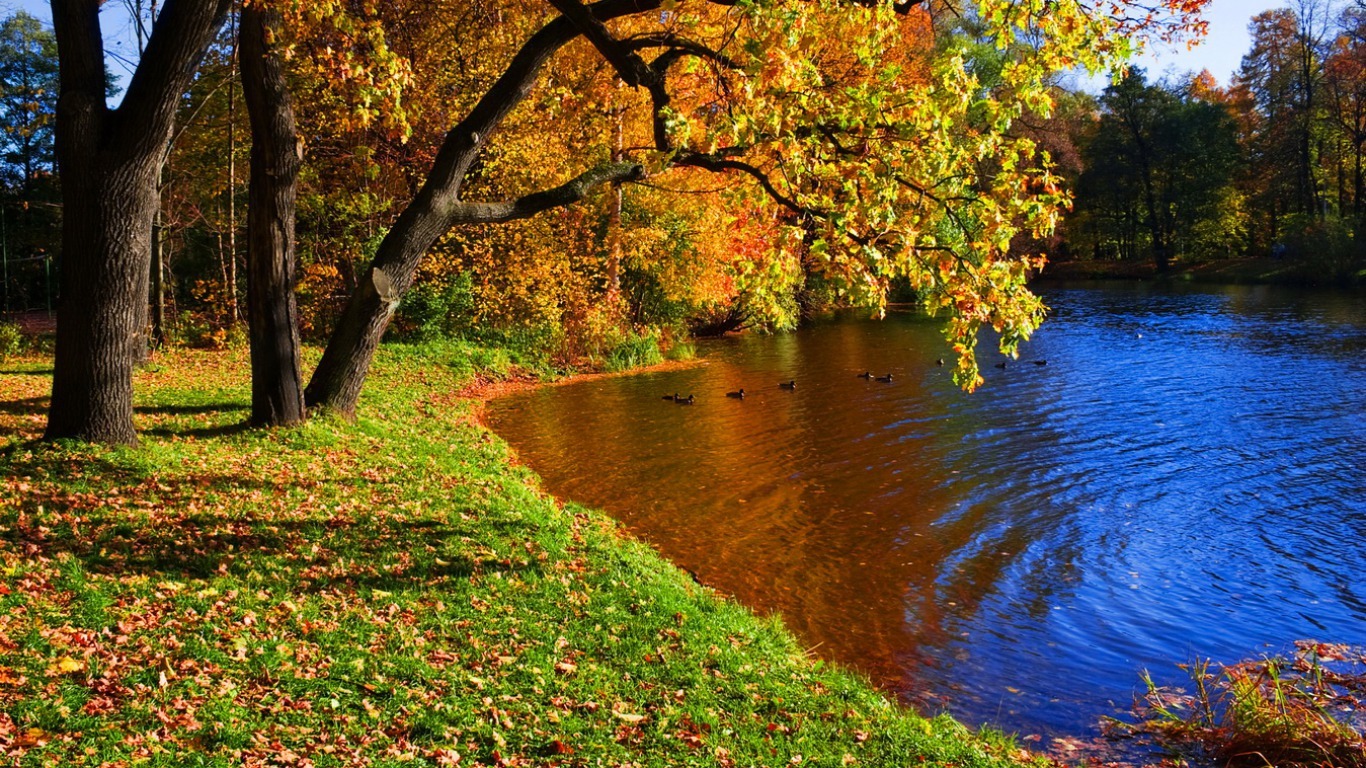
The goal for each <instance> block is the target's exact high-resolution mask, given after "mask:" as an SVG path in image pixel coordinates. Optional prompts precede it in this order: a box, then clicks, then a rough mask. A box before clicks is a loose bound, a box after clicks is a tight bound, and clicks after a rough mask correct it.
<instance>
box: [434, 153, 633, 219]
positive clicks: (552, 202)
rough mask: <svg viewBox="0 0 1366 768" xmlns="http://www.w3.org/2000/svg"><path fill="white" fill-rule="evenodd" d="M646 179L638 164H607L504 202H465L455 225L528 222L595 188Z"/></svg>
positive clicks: (455, 212)
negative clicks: (524, 220)
mask: <svg viewBox="0 0 1366 768" xmlns="http://www.w3.org/2000/svg"><path fill="white" fill-rule="evenodd" d="M643 178H645V168H644V167H643V166H641V165H640V164H638V163H606V164H604V165H600V166H598V167H596V168H590V169H589V170H587V171H584V172H583V173H581V174H579V175H578V176H575V177H574V178H573V179H570V180H569V181H567V182H565V183H563V184H561V185H560V186H558V187H552V188H551V189H545V190H541V191H540V192H533V193H531V194H529V195H526V196H524V197H519V198H517V199H516V200H508V201H504V202H486V203H483V202H461V203H458V204H457V205H456V206H455V208H454V209H453V210H452V211H451V213H450V216H451V223H452V224H489V223H501V222H506V221H514V220H516V219H525V218H529V217H531V216H535V215H536V214H538V213H540V212H542V211H548V210H550V209H551V208H560V207H562V206H566V205H572V204H573V203H576V202H578V201H579V200H582V199H583V198H584V197H585V196H586V195H587V194H588V193H589V192H591V191H592V190H593V188H594V187H600V186H602V185H604V184H611V183H616V182H625V181H636V180H639V179H643Z"/></svg>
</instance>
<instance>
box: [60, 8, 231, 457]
mask: <svg viewBox="0 0 1366 768" xmlns="http://www.w3.org/2000/svg"><path fill="white" fill-rule="evenodd" d="M230 3H231V0H169V1H168V2H167V3H166V5H165V6H164V7H163V8H162V12H161V14H160V15H159V16H158V18H157V21H156V26H155V28H154V29H153V31H152V36H151V38H150V40H149V42H148V45H147V48H146V50H145V51H144V54H143V56H142V58H141V60H140V61H139V63H138V67H137V70H136V71H135V72H134V73H133V76H132V78H131V80H130V81H129V84H128V88H127V90H126V91H125V92H124V97H123V101H122V103H121V104H120V105H119V107H118V109H113V110H111V109H110V108H109V107H108V105H107V104H106V102H105V87H106V80H105V68H104V41H103V38H102V37H101V34H100V20H99V6H100V4H99V3H95V2H90V0H53V2H52V20H53V27H54V29H55V30H56V33H57V46H58V58H59V63H60V68H61V70H60V80H61V95H60V96H59V98H58V102H57V167H58V171H59V172H60V174H61V181H62V206H63V217H62V218H63V221H62V276H61V281H62V282H61V285H62V303H61V306H60V308H59V309H58V312H57V352H56V359H55V361H54V365H53V369H54V370H53V381H52V405H51V409H50V411H49V414H48V426H47V437H48V438H49V439H56V438H78V439H83V440H89V441H93V442H101V443H133V442H136V440H137V435H136V433H135V432H134V430H133V379H132V376H133V360H134V359H135V357H137V356H138V355H139V354H140V352H139V351H138V347H139V345H142V344H144V343H145V341H144V338H143V336H142V334H143V332H144V328H143V327H142V323H143V322H144V320H145V318H146V315H147V298H148V282H149V277H150V270H151V245H152V243H151V236H152V223H153V220H154V217H155V215H156V211H157V208H158V200H157V176H158V173H159V172H160V169H161V163H162V158H163V154H162V153H163V150H164V147H165V145H166V142H167V141H168V140H169V139H170V135H171V125H172V121H173V120H174V117H175V111H176V107H177V105H178V104H179V99H180V96H181V95H182V94H183V93H184V92H185V91H186V89H187V88H189V85H190V82H191V80H192V78H193V76H194V71H195V69H196V68H197V66H198V63H199V59H200V58H201V57H202V56H203V55H204V52H205V51H206V50H207V49H208V46H209V43H210V42H211V41H212V40H213V35H214V32H215V31H216V30H217V29H218V26H219V25H220V24H221V23H222V20H223V18H224V16H225V15H226V14H227V11H228V7H229V5H230Z"/></svg>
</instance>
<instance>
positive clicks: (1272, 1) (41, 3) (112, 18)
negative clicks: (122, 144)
mask: <svg viewBox="0 0 1366 768" xmlns="http://www.w3.org/2000/svg"><path fill="white" fill-rule="evenodd" d="M109 5H110V6H111V8H117V7H118V6H119V5H120V4H119V3H110V4H109ZM1285 5H1286V2H1285V0H1212V2H1211V3H1210V5H1209V7H1208V8H1207V10H1206V15H1205V18H1206V19H1207V20H1208V21H1209V36H1208V37H1206V38H1205V40H1204V41H1203V42H1202V43H1201V44H1200V45H1198V46H1197V47H1196V48H1195V49H1193V50H1186V47H1185V46H1184V45H1181V46H1176V47H1174V48H1173V47H1169V46H1160V47H1156V48H1154V49H1153V50H1151V51H1149V52H1147V53H1146V54H1144V55H1143V56H1142V57H1140V58H1139V60H1138V61H1136V62H1135V63H1136V64H1138V65H1139V66H1142V67H1145V68H1147V69H1148V71H1149V75H1150V76H1152V78H1154V79H1156V78H1160V77H1162V76H1163V75H1165V74H1167V73H1168V72H1169V71H1170V72H1171V73H1174V74H1179V73H1183V72H1186V71H1195V72H1198V71H1200V70H1202V69H1208V70H1209V71H1210V72H1211V73H1212V74H1213V75H1214V76H1215V77H1216V78H1218V79H1219V82H1220V83H1223V84H1224V85H1227V84H1228V82H1229V80H1230V79H1231V78H1232V76H1233V73H1234V71H1236V70H1237V69H1238V63H1239V62H1240V61H1241V60H1242V57H1243V54H1244V53H1245V52H1246V51H1247V50H1248V48H1249V46H1250V45H1251V38H1249V37H1248V33H1247V25H1248V22H1249V21H1250V20H1251V19H1252V17H1253V16H1255V15H1257V14H1258V13H1261V12H1262V11H1265V10H1268V9H1270V8H1277V7H1284V6H1285ZM16 10H25V11H28V12H29V13H31V14H33V15H34V16H37V17H38V18H40V19H43V20H44V21H46V20H48V19H49V18H50V16H51V14H50V13H49V11H48V4H47V0H0V17H3V16H8V15H10V14H11V13H13V12H14V11H16ZM106 17H107V19H106V21H105V24H106V31H105V34H106V36H108V37H109V39H110V42H111V43H112V44H114V45H116V46H119V47H122V48H128V49H131V48H132V44H131V42H129V38H130V35H128V34H127V22H126V19H124V18H123V17H122V16H121V15H119V14H117V12H116V11H115V10H110V11H106ZM1097 82H1100V83H1101V84H1100V86H1099V87H1104V83H1103V81H1099V80H1098V81H1097Z"/></svg>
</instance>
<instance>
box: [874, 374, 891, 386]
mask: <svg viewBox="0 0 1366 768" xmlns="http://www.w3.org/2000/svg"><path fill="white" fill-rule="evenodd" d="M877 380H878V381H880V382H882V383H883V384H891V383H892V374H890V373H889V374H887V375H886V376H879V377H877Z"/></svg>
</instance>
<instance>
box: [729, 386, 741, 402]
mask: <svg viewBox="0 0 1366 768" xmlns="http://www.w3.org/2000/svg"><path fill="white" fill-rule="evenodd" d="M726 397H733V398H735V399H737V400H744V399H745V388H744V387H740V391H738V392H727V393H726Z"/></svg>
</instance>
